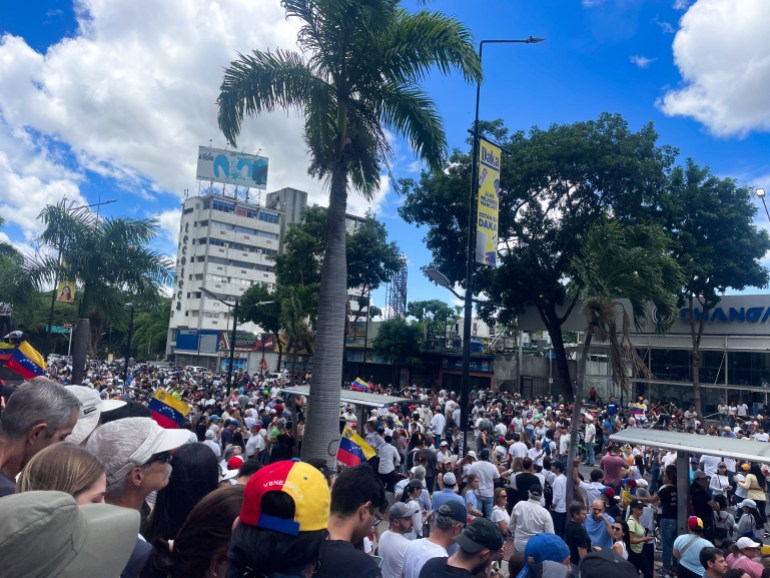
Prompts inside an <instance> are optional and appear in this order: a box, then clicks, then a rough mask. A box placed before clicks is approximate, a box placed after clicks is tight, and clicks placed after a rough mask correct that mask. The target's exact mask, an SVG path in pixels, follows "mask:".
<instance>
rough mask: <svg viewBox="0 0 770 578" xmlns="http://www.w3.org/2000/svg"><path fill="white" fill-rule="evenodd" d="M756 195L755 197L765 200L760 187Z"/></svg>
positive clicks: (763, 191)
mask: <svg viewBox="0 0 770 578" xmlns="http://www.w3.org/2000/svg"><path fill="white" fill-rule="evenodd" d="M756 193H757V196H758V197H759V198H760V199H764V198H765V189H763V188H762V187H759V188H758V189H757V191H756Z"/></svg>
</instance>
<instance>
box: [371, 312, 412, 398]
mask: <svg viewBox="0 0 770 578" xmlns="http://www.w3.org/2000/svg"><path fill="white" fill-rule="evenodd" d="M422 334H423V326H422V325H421V324H419V323H413V324H409V323H407V322H406V320H404V319H402V318H401V317H395V318H394V319H389V320H388V321H383V322H382V323H381V324H380V327H379V328H378V330H377V336H376V337H375V338H374V341H373V342H372V348H373V349H374V351H375V352H376V353H377V355H379V356H381V357H382V358H384V359H386V360H387V361H389V362H390V363H392V364H393V385H394V386H395V387H396V388H397V389H398V385H399V383H398V382H399V380H398V374H399V368H400V367H401V366H407V367H413V366H415V365H417V364H419V363H420V351H421V348H422Z"/></svg>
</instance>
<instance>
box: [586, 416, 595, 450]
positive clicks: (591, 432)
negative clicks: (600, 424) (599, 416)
mask: <svg viewBox="0 0 770 578" xmlns="http://www.w3.org/2000/svg"><path fill="white" fill-rule="evenodd" d="M585 442H586V443H587V444H593V443H596V426H595V425H594V422H592V421H589V422H588V423H586V431H585Z"/></svg>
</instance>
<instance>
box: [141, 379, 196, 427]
mask: <svg viewBox="0 0 770 578" xmlns="http://www.w3.org/2000/svg"><path fill="white" fill-rule="evenodd" d="M147 407H148V408H149V409H150V413H152V419H154V420H155V421H156V422H158V425H159V426H161V427H164V428H166V429H177V428H180V427H182V426H183V425H184V418H185V416H186V415H187V414H188V413H190V406H189V405H187V404H186V403H185V402H183V401H180V400H178V399H176V398H175V397H173V396H171V395H169V394H168V393H166V392H165V390H163V389H161V388H158V389H156V390H155V393H154V394H153V396H152V399H151V400H150V403H149V404H148V405H147Z"/></svg>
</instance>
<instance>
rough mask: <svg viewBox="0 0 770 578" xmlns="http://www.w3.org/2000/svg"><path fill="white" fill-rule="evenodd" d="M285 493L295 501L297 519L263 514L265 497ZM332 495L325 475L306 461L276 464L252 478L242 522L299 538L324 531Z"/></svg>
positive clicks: (247, 486)
mask: <svg viewBox="0 0 770 578" xmlns="http://www.w3.org/2000/svg"><path fill="white" fill-rule="evenodd" d="M269 492H284V493H286V494H288V495H289V496H291V499H292V500H293V501H294V518H293V519H291V518H280V517H277V516H271V515H268V514H264V513H262V512H261V504H262V498H263V497H264V496H265V494H267V493H269ZM330 502H331V495H330V493H329V486H328V484H327V483H326V479H325V478H324V476H323V474H322V473H321V472H320V471H319V470H318V469H316V468H314V467H313V466H311V465H309V464H306V463H303V462H290V461H285V462H275V463H274V464H270V465H269V466H265V467H264V468H262V469H260V470H259V471H258V472H257V473H256V474H254V475H253V476H251V478H250V479H249V481H248V483H247V484H246V489H245V490H244V495H243V506H241V517H240V521H241V522H242V523H243V524H246V525H249V526H256V527H257V528H263V529H266V530H273V531H275V532H281V533H282V534H288V535H290V536H296V535H297V534H299V533H300V532H313V531H316V530H324V529H326V526H327V524H328V522H329V506H330Z"/></svg>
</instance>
